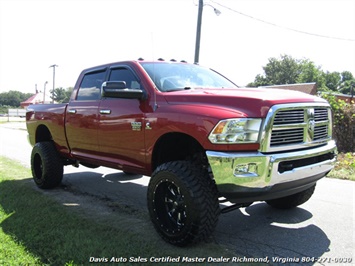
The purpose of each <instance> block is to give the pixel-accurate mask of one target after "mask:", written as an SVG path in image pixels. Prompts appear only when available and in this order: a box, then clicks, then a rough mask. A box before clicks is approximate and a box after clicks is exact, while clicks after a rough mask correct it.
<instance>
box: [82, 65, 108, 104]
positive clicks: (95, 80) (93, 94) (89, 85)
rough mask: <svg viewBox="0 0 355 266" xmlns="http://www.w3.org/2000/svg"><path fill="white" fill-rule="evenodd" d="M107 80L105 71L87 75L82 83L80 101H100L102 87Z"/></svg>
mask: <svg viewBox="0 0 355 266" xmlns="http://www.w3.org/2000/svg"><path fill="white" fill-rule="evenodd" d="M104 79H105V71H102V72H95V73H89V74H86V75H85V76H84V78H83V81H82V82H81V85H80V88H79V92H78V96H77V97H76V99H77V100H78V101H85V100H98V99H100V90H101V85H102V83H103V82H104Z"/></svg>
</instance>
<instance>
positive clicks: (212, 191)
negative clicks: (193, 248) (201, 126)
mask: <svg viewBox="0 0 355 266" xmlns="http://www.w3.org/2000/svg"><path fill="white" fill-rule="evenodd" d="M147 199H148V210H149V214H150V218H151V220H152V222H153V225H154V227H155V229H156V231H157V232H158V233H159V235H160V236H161V237H162V238H163V239H164V240H165V241H167V242H168V243H171V244H173V245H177V246H185V245H187V244H189V243H193V242H198V241H202V240H206V239H207V238H208V237H209V236H210V235H211V233H212V232H213V231H214V229H215V227H216V224H217V221H218V216H219V213H220V209H219V203H218V192H217V187H216V185H215V183H214V181H213V180H212V179H211V178H210V177H209V175H208V172H207V171H206V170H205V169H204V168H202V167H198V166H196V165H194V164H192V163H191V162H188V161H174V162H168V163H165V164H162V165H160V166H159V167H158V168H157V169H156V170H155V171H154V173H153V175H152V178H151V180H150V182H149V185H148V193H147Z"/></svg>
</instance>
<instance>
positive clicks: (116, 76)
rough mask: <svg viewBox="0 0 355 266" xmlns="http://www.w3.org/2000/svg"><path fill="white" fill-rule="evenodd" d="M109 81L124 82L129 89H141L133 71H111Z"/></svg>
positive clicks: (120, 69) (119, 69)
mask: <svg viewBox="0 0 355 266" xmlns="http://www.w3.org/2000/svg"><path fill="white" fill-rule="evenodd" d="M109 81H124V82H126V87H127V88H129V89H140V84H139V82H138V80H137V78H136V77H135V75H134V74H133V73H132V71H131V70H129V69H126V68H117V69H113V70H111V74H110V78H109Z"/></svg>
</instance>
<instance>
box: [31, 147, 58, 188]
mask: <svg viewBox="0 0 355 266" xmlns="http://www.w3.org/2000/svg"><path fill="white" fill-rule="evenodd" d="M31 170H32V176H33V180H34V181H35V183H36V185H37V186H38V187H39V188H42V189H49V188H54V187H56V186H58V185H59V184H60V183H61V182H62V179H63V162H62V160H61V158H60V156H59V154H58V152H57V150H56V148H55V146H54V143H53V142H52V141H44V142H38V143H36V145H35V146H34V147H33V149H32V153H31Z"/></svg>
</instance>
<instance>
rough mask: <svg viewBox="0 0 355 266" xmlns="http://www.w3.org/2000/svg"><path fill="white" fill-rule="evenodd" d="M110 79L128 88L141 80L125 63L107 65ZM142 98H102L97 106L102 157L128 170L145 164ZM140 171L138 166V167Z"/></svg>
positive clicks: (133, 169)
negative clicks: (110, 67) (124, 84)
mask: <svg viewBox="0 0 355 266" xmlns="http://www.w3.org/2000/svg"><path fill="white" fill-rule="evenodd" d="M108 80H109V81H124V82H126V87H127V88H128V89H139V88H141V84H140V81H139V79H138V78H137V76H136V74H135V73H134V71H133V70H132V69H131V68H129V67H127V66H120V67H115V68H112V69H110V71H109V77H108ZM144 131H145V125H144V102H142V101H140V100H138V99H121V98H102V100H101V103H100V108H99V129H98V132H99V135H98V139H99V147H100V152H101V154H102V156H105V157H107V158H105V160H108V161H110V162H111V163H113V164H114V167H116V168H119V169H123V170H124V171H128V172H135V170H136V169H142V168H144V164H145V143H144ZM137 172H139V170H138V171H137Z"/></svg>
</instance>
